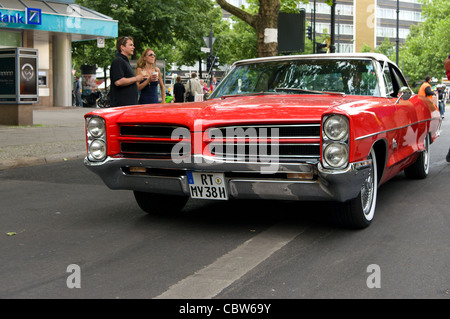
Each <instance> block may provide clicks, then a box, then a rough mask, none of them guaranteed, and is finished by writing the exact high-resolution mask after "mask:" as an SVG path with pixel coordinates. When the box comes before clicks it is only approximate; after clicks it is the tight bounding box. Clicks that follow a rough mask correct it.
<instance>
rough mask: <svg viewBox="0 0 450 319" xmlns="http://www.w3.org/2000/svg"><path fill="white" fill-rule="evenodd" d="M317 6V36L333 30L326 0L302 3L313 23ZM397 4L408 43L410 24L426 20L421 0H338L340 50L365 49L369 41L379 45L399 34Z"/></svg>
mask: <svg viewBox="0 0 450 319" xmlns="http://www.w3.org/2000/svg"><path fill="white" fill-rule="evenodd" d="M314 4H315V7H316V10H315V13H316V14H315V21H316V24H315V25H316V36H318V37H320V36H321V35H322V34H329V32H330V30H331V21H330V20H331V8H330V6H329V5H327V4H326V3H325V2H324V1H320V0H317V1H314V0H310V1H309V3H308V4H306V5H305V4H302V5H300V8H303V9H305V11H306V17H307V20H308V21H309V23H312V21H313V16H314V15H313V13H314V11H313V9H314ZM397 4H398V7H399V12H398V13H399V19H398V21H399V42H400V43H404V42H405V40H406V37H407V36H408V34H409V27H410V26H411V25H413V24H418V23H419V22H421V21H422V17H421V12H422V5H421V4H420V3H419V1H418V0H401V1H397V0H357V1H356V0H336V9H335V13H336V24H335V30H336V31H335V39H336V52H346V53H354V52H361V50H362V48H363V47H364V46H365V45H366V46H369V47H371V48H372V49H373V48H376V47H377V46H378V45H380V44H381V43H382V42H383V41H384V39H385V38H388V39H389V40H390V41H391V42H393V43H395V41H396V38H397Z"/></svg>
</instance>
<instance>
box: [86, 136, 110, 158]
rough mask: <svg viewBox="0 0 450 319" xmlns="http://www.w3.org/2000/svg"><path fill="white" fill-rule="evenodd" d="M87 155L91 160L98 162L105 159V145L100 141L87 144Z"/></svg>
mask: <svg viewBox="0 0 450 319" xmlns="http://www.w3.org/2000/svg"><path fill="white" fill-rule="evenodd" d="M89 155H90V157H91V158H92V159H93V160H96V161H100V160H102V159H104V158H105V157H106V144H105V142H103V141H102V140H94V141H92V143H91V144H89Z"/></svg>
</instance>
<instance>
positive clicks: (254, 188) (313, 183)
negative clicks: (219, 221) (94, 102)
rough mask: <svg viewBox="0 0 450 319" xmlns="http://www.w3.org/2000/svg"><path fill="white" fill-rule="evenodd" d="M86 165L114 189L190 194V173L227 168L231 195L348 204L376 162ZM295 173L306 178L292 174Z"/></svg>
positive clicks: (111, 161) (113, 161)
mask: <svg viewBox="0 0 450 319" xmlns="http://www.w3.org/2000/svg"><path fill="white" fill-rule="evenodd" d="M84 164H85V166H86V167H87V168H89V169H90V170H91V171H92V172H94V173H96V174H97V175H99V176H100V177H101V178H102V180H103V181H104V183H105V184H106V185H107V186H108V187H109V188H111V189H126V190H135V191H142V192H151V193H160V194H173V195H185V196H189V186H188V180H187V177H186V172H187V171H200V172H223V173H225V177H226V180H227V185H228V193H229V196H230V198H236V199H271V200H311V201H317V200H319V201H324V200H326V201H329V200H335V201H340V202H344V201H347V200H349V199H353V198H355V197H357V196H358V194H359V192H360V191H361V187H362V185H363V183H364V181H365V179H366V178H367V176H368V174H369V173H370V167H371V160H365V161H361V162H355V163H350V165H349V166H348V167H347V168H346V169H343V170H329V169H324V168H322V166H321V165H320V163H279V164H277V165H278V169H277V174H261V170H262V169H264V168H267V164H264V163H248V162H220V161H214V162H213V163H211V162H209V161H208V162H205V161H202V159H199V158H196V159H193V161H191V162H189V163H183V164H176V163H174V162H173V161H171V160H154V159H130V158H110V157H109V158H107V159H106V160H104V161H103V162H91V161H89V160H88V159H87V158H86V159H85V160H84ZM130 167H145V168H147V172H146V173H138V174H132V173H129V172H127V170H128V169H129V168H130ZM165 173H167V174H165ZM292 174H297V175H295V177H300V178H289V177H288V176H290V177H292Z"/></svg>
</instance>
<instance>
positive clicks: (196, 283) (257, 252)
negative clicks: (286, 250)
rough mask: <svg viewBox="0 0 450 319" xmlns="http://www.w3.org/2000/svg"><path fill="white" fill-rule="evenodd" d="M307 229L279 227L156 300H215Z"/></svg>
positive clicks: (281, 224)
mask: <svg viewBox="0 0 450 319" xmlns="http://www.w3.org/2000/svg"><path fill="white" fill-rule="evenodd" d="M305 230H306V226H295V225H289V224H285V223H280V224H276V225H275V226H273V227H271V228H269V229H267V230H266V231H264V232H262V233H261V234H259V235H256V236H255V237H253V238H251V239H249V240H247V241H246V242H245V243H243V244H241V245H240V246H238V247H237V248H236V249H234V250H232V251H230V252H229V253H227V254H225V255H223V256H222V257H220V258H218V259H217V260H216V261H215V262H213V263H212V264H210V265H209V266H206V267H205V268H203V269H201V270H199V271H198V272H196V273H195V274H193V275H191V276H188V277H186V278H185V279H183V280H181V281H179V282H178V283H177V284H175V285H173V286H171V287H170V288H169V289H168V290H167V291H165V292H164V293H162V294H161V295H159V296H157V297H155V299H184V298H186V299H210V298H213V297H214V296H216V295H218V294H219V293H220V292H221V291H222V290H224V289H225V288H226V287H228V286H229V285H231V284H232V283H233V282H235V281H236V280H238V279H239V278H241V277H242V276H244V275H245V274H246V273H248V272H249V271H250V270H252V269H253V268H255V267H256V266H258V265H259V264H260V263H262V262H263V261H264V260H266V259H267V258H269V257H270V256H271V255H272V254H273V253H274V252H276V251H277V250H279V249H281V248H282V247H284V246H285V245H287V244H288V243H289V242H291V241H292V240H293V239H294V238H295V237H297V236H298V235H300V234H301V233H303V232H304V231H305Z"/></svg>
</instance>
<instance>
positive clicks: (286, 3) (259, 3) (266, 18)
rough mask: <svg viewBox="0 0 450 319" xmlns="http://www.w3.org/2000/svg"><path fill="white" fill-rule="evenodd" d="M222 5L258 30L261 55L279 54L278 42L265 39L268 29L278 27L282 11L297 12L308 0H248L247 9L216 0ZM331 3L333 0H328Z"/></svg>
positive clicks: (258, 45)
mask: <svg viewBox="0 0 450 319" xmlns="http://www.w3.org/2000/svg"><path fill="white" fill-rule="evenodd" d="M216 1H217V3H218V4H219V5H220V7H221V8H222V9H224V10H226V11H228V12H229V13H231V14H232V15H234V16H236V17H237V18H239V19H241V20H242V21H243V22H245V23H247V24H248V25H249V26H251V27H252V28H253V29H254V30H255V32H256V38H257V52H258V56H259V57H264V56H273V55H277V54H278V44H277V43H276V42H267V41H265V36H266V33H265V31H266V29H277V27H278V14H279V12H280V11H284V12H295V11H296V10H297V6H298V4H300V3H308V2H309V1H308V0H247V1H248V2H249V4H250V7H249V8H248V9H247V10H246V9H244V8H238V7H236V6H233V5H231V4H230V3H228V2H227V1H226V0H216ZM325 2H326V3H327V4H329V5H331V4H332V0H326V1H325Z"/></svg>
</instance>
